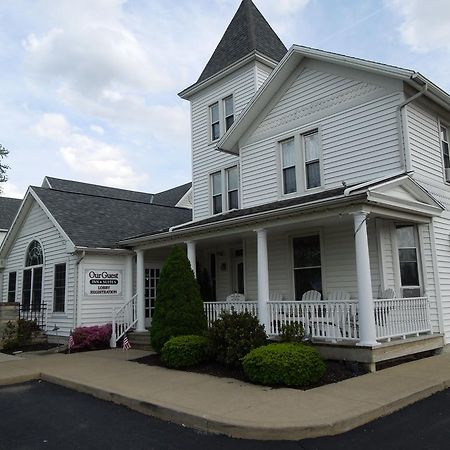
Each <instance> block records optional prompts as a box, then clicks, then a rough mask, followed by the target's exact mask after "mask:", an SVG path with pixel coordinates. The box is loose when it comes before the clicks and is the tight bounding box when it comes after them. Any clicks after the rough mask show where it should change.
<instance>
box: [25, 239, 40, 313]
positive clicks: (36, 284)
mask: <svg viewBox="0 0 450 450" xmlns="http://www.w3.org/2000/svg"><path fill="white" fill-rule="evenodd" d="M43 264H44V252H43V250H42V246H41V244H40V243H39V242H38V241H32V242H31V243H30V245H29V246H28V249H27V254H26V257H25V267H26V268H25V269H24V271H23V280H22V307H23V308H24V309H25V310H29V309H30V308H31V309H32V310H33V311H40V309H41V300H42V265H43Z"/></svg>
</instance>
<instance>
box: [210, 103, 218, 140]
mask: <svg viewBox="0 0 450 450" xmlns="http://www.w3.org/2000/svg"><path fill="white" fill-rule="evenodd" d="M209 115H210V120H211V141H215V140H217V139H219V138H220V117H219V102H216V103H214V105H211V106H210V107H209Z"/></svg>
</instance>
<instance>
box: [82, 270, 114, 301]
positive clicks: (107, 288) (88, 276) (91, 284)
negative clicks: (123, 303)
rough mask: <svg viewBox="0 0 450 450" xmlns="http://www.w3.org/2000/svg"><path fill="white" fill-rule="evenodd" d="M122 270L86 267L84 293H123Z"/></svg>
mask: <svg viewBox="0 0 450 450" xmlns="http://www.w3.org/2000/svg"><path fill="white" fill-rule="evenodd" d="M122 276H123V275H122V271H121V270H109V269H108V270H98V269H86V270H85V271H84V294H85V295H86V296H94V295H121V294H122Z"/></svg>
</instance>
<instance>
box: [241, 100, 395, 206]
mask: <svg viewBox="0 0 450 450" xmlns="http://www.w3.org/2000/svg"><path fill="white" fill-rule="evenodd" d="M400 100H401V94H400V93H398V94H397V93H396V94H391V95H388V96H385V97H382V98H378V99H375V100H372V101H370V102H368V103H364V104H362V105H359V106H356V107H352V108H351V109H349V110H346V111H342V112H339V113H335V114H332V115H331V116H329V117H324V118H323V119H321V120H320V121H319V122H316V123H314V124H313V125H311V126H312V127H317V126H319V127H320V131H321V139H322V141H321V145H322V167H323V174H324V180H323V186H324V187H325V188H332V187H336V186H340V185H341V182H342V181H345V182H346V183H347V184H354V183H358V182H363V181H367V180H369V179H375V178H379V177H383V176H386V175H389V173H396V172H398V171H399V170H400V169H401V167H402V163H401V158H400V150H399V139H398V122H397V116H396V109H397V105H398V104H399V102H400ZM304 125H305V126H306V125H307V124H304ZM275 131H276V130H275ZM275 131H274V137H272V138H267V139H264V140H262V141H259V142H254V143H252V144H250V145H248V146H246V147H244V148H243V149H242V150H241V173H242V205H243V207H252V206H257V205H260V204H264V203H268V202H272V201H276V200H279V199H280V195H279V192H280V169H279V167H278V164H277V160H278V154H277V153H278V151H279V149H278V141H279V139H280V138H279V137H278V135H277V134H276V132H275ZM298 132H299V131H298V129H296V130H292V132H291V133H285V134H284V135H283V136H284V137H288V136H289V135H290V134H291V135H295V134H296V133H298ZM299 182H301V181H300V180H299Z"/></svg>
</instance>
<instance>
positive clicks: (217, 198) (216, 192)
mask: <svg viewBox="0 0 450 450" xmlns="http://www.w3.org/2000/svg"><path fill="white" fill-rule="evenodd" d="M211 190H212V213H213V214H219V213H221V212H222V172H215V173H213V174H212V175H211Z"/></svg>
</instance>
